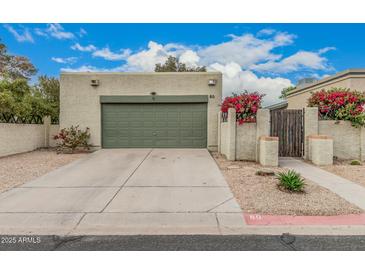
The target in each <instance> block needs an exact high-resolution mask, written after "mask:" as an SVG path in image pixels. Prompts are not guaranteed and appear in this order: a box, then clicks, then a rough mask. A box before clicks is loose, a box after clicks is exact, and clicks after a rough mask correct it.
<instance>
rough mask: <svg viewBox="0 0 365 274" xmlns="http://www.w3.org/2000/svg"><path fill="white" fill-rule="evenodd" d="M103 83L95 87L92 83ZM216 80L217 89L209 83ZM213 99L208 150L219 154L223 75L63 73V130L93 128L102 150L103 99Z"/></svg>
mask: <svg viewBox="0 0 365 274" xmlns="http://www.w3.org/2000/svg"><path fill="white" fill-rule="evenodd" d="M92 79H97V80H99V81H100V85H99V86H98V87H92V86H91V85H90V81H91V80H92ZM210 79H215V80H217V84H216V85H215V86H208V80H210ZM151 92H156V94H157V96H158V95H208V97H209V96H210V95H213V96H214V98H209V101H208V148H209V149H211V150H217V135H218V133H217V126H218V121H217V117H218V115H217V113H218V112H219V105H220V103H221V100H222V74H221V73H218V72H206V73H180V72H179V73H62V74H61V91H60V100H61V111H60V127H61V128H63V127H69V126H71V125H80V127H81V128H85V127H89V128H90V132H91V143H92V145H94V146H101V113H100V109H101V108H100V107H101V105H100V99H99V98H100V96H102V95H104V96H107V95H129V96H131V95H144V96H146V95H150V93H151Z"/></svg>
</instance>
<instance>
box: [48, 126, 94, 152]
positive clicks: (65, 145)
mask: <svg viewBox="0 0 365 274" xmlns="http://www.w3.org/2000/svg"><path fill="white" fill-rule="evenodd" d="M53 139H55V140H58V141H59V145H58V150H59V151H60V152H71V153H73V152H75V150H77V149H80V148H82V149H87V150H89V149H90V144H89V139H90V129H89V128H88V127H87V128H86V129H85V130H81V129H79V126H71V127H70V128H63V129H61V130H60V132H59V133H58V134H57V135H55V136H54V137H53Z"/></svg>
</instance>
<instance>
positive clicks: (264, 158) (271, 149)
mask: <svg viewBox="0 0 365 274" xmlns="http://www.w3.org/2000/svg"><path fill="white" fill-rule="evenodd" d="M259 145H260V155H259V158H260V159H259V162H260V164H261V165H262V166H278V165H279V138H278V137H271V136H261V137H260V139H259Z"/></svg>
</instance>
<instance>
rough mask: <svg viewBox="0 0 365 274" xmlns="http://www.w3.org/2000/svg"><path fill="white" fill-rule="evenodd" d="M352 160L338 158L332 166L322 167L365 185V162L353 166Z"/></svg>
mask: <svg viewBox="0 0 365 274" xmlns="http://www.w3.org/2000/svg"><path fill="white" fill-rule="evenodd" d="M350 162H351V161H340V160H336V161H335V162H334V163H333V165H332V166H326V167H322V168H323V169H324V170H327V171H329V172H331V173H333V174H336V175H338V176H341V177H343V178H346V179H348V180H350V181H352V182H354V183H358V184H360V185H362V186H364V187H365V162H362V165H359V166H352V165H350Z"/></svg>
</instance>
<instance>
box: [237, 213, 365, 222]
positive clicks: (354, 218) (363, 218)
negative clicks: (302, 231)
mask: <svg viewBox="0 0 365 274" xmlns="http://www.w3.org/2000/svg"><path fill="white" fill-rule="evenodd" d="M243 216H244V218H245V221H246V224H248V225H365V214H349V215H337V216H289V215H261V214H251V213H243Z"/></svg>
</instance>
